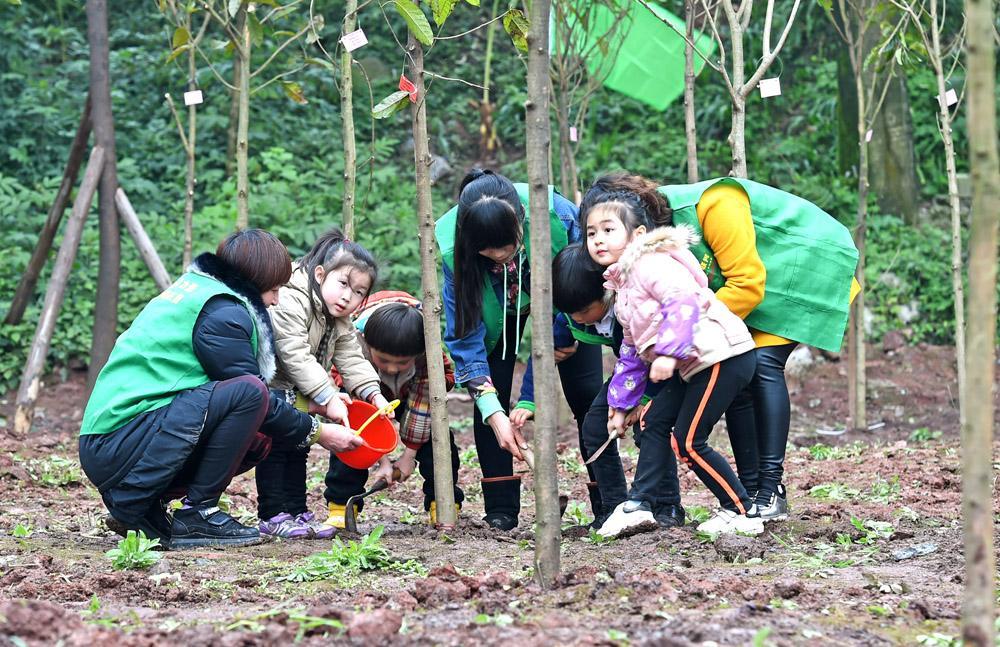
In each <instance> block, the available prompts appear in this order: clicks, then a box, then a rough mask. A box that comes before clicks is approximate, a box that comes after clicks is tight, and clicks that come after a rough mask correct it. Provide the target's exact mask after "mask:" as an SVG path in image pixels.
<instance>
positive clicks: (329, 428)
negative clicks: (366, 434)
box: [316, 423, 364, 454]
mask: <svg viewBox="0 0 1000 647" xmlns="http://www.w3.org/2000/svg"><path fill="white" fill-rule="evenodd" d="M316 442H317V443H319V444H320V445H321V446H322V447H323V448H324V449H327V450H329V451H331V452H333V453H334V454H339V453H340V452H346V451H349V450H352V449H357V448H358V447H361V444H362V442H364V441H362V440H361V437H360V436H358V435H356V434H355V433H354V432H353V431H351V430H350V429H349V428H347V427H344V426H342V425H335V424H331V423H326V424H322V425H320V426H319V438H318V439H317V440H316Z"/></svg>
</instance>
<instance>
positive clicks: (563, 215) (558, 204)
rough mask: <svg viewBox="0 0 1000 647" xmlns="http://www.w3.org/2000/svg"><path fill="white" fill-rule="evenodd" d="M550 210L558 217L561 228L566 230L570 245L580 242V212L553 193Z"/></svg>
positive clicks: (567, 201)
mask: <svg viewBox="0 0 1000 647" xmlns="http://www.w3.org/2000/svg"><path fill="white" fill-rule="evenodd" d="M552 210H553V211H555V213H556V215H557V216H559V220H560V221H561V222H562V224H563V227H565V228H566V235H567V236H568V237H569V243H570V245H572V244H573V243H578V242H580V238H581V237H582V236H581V234H580V223H579V222H578V218H579V215H580V210H579V209H577V207H576V205H575V204H573V203H572V202H570V201H569V200H567V199H566V198H564V197H562V196H561V195H559V194H558V193H555V192H553V194H552Z"/></svg>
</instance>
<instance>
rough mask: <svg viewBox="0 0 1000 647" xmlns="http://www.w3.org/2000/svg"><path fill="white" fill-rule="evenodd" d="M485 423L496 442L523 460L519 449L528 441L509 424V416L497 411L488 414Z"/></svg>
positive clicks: (523, 447)
mask: <svg viewBox="0 0 1000 647" xmlns="http://www.w3.org/2000/svg"><path fill="white" fill-rule="evenodd" d="M486 424H488V425H489V426H490V428H491V429H493V434H494V435H495V436H496V437H497V442H498V443H500V446H501V447H503V448H504V449H506V450H507V451H508V452H510V453H511V455H512V456H513V457H514V458H516V459H517V460H519V461H523V460H524V454H522V453H521V450H522V449H527V448H528V443H526V442H525V441H524V437H523V436H522V435H521V432H520V430H518V429H515V428H514V427H513V426H512V425H511V424H510V418H508V417H507V415H506V414H505V413H504V412H503V411H497V412H496V413H494V414H493V415H492V416H490V417H489V419H487V420H486Z"/></svg>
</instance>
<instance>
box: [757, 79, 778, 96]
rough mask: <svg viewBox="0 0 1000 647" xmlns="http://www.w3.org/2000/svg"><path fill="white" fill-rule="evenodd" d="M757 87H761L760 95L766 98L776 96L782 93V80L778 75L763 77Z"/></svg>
mask: <svg viewBox="0 0 1000 647" xmlns="http://www.w3.org/2000/svg"><path fill="white" fill-rule="evenodd" d="M757 88H758V89H760V96H761V97H762V98H764V99H766V98H768V97H776V96H778V95H779V94H781V80H780V79H779V78H778V77H774V78H771V79H761V80H760V83H759V84H758V85H757Z"/></svg>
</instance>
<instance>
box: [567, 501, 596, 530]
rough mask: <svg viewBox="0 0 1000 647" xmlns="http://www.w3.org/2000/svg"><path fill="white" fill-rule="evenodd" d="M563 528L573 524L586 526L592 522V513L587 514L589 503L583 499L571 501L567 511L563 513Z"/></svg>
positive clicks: (570, 526)
mask: <svg viewBox="0 0 1000 647" xmlns="http://www.w3.org/2000/svg"><path fill="white" fill-rule="evenodd" d="M563 518H564V519H565V521H564V522H563V530H565V529H567V528H572V527H573V526H584V525H586V524H588V523H590V515H589V514H587V505H586V504H585V503H584V502H583V501H570V502H569V503H568V504H567V505H566V513H565V514H564V515H563Z"/></svg>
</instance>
